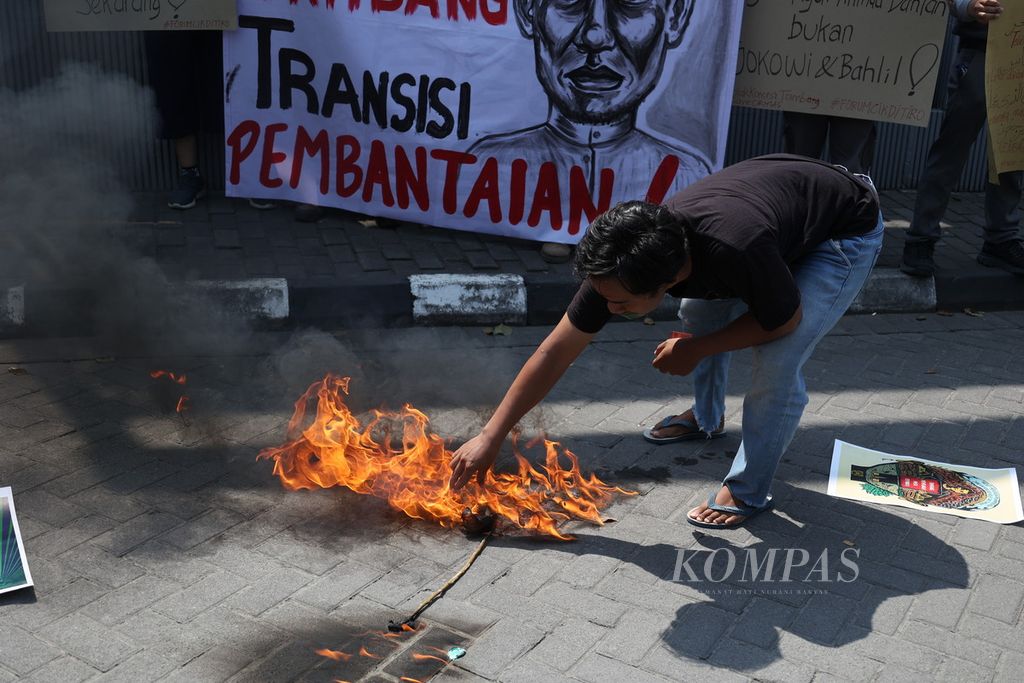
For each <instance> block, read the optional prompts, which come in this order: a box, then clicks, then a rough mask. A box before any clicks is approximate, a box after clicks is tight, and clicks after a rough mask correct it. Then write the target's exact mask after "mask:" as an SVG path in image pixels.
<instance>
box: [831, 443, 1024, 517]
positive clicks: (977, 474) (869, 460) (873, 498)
mask: <svg viewBox="0 0 1024 683" xmlns="http://www.w3.org/2000/svg"><path fill="white" fill-rule="evenodd" d="M828 494H829V495H830V496H838V497H840V498H849V499H850V500H857V501H860V502H862V503H881V504H883V505H899V506H900V507H906V508H912V509H914V510H925V511H928V512H938V513H941V514H945V515H956V516H958V517H967V518H968V519H983V520H986V521H989V522H998V523H1000V524H1013V523H1015V522H1019V521H1021V520H1024V511H1022V510H1021V502H1020V487H1019V485H1018V483H1017V470H1016V469H1014V468H1012V467H1008V468H1006V469H987V468H983V467H968V466H966V465H951V464H949V463H944V462H935V461H932V460H924V459H923V458H912V457H906V456H898V455H892V454H890V453H883V452H881V451H873V450H871V449H869V448H862V447H861V446H855V445H853V444H851V443H846V442H845V441H840V440H838V439H836V442H835V446H834V447H833V450H832V469H831V472H830V473H829V478H828Z"/></svg>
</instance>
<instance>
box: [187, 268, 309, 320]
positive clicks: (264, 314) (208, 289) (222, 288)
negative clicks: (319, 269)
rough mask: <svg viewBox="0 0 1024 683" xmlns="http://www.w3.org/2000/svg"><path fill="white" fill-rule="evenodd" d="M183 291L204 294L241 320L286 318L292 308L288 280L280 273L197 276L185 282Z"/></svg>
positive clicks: (188, 293) (190, 293) (189, 293)
mask: <svg viewBox="0 0 1024 683" xmlns="http://www.w3.org/2000/svg"><path fill="white" fill-rule="evenodd" d="M183 294H184V296H185V297H189V296H193V295H198V296H202V297H204V298H206V299H207V300H208V301H210V302H211V303H214V304H219V305H220V306H222V307H223V309H224V311H225V312H226V313H228V314H229V315H231V317H234V318H239V319H242V320H267V321H283V320H287V319H288V314H289V312H290V308H289V301H288V280H286V279H284V278H281V277H274V278H254V279H249V280H195V281H193V282H189V283H186V286H185V287H184V289H183Z"/></svg>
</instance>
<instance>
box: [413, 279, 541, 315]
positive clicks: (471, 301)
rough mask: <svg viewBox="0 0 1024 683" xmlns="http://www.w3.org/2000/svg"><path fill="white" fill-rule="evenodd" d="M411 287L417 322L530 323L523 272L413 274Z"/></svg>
mask: <svg viewBox="0 0 1024 683" xmlns="http://www.w3.org/2000/svg"><path fill="white" fill-rule="evenodd" d="M409 290H410V293H411V294H412V319H413V321H414V322H415V323H416V324H417V325H435V324H454V325H476V324H487V323H502V322H505V323H520V324H521V323H525V322H526V318H527V315H526V314H527V309H526V283H525V282H524V281H523V277H522V276H521V275H509V274H502V275H456V274H446V273H439V274H436V275H410V276H409Z"/></svg>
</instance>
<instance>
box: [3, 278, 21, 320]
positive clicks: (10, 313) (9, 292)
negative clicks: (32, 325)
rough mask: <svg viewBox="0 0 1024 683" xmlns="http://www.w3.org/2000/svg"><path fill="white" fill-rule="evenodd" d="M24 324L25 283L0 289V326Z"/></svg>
mask: <svg viewBox="0 0 1024 683" xmlns="http://www.w3.org/2000/svg"><path fill="white" fill-rule="evenodd" d="M24 324H25V285H15V286H14V287H6V288H4V289H0V327H21V326H22V325H24Z"/></svg>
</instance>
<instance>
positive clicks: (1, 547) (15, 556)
mask: <svg viewBox="0 0 1024 683" xmlns="http://www.w3.org/2000/svg"><path fill="white" fill-rule="evenodd" d="M31 585H32V574H31V573H30V572H29V570H28V560H27V559H26V558H25V546H24V545H23V544H22V542H21V530H20V529H19V528H18V515H17V514H15V512H14V495H13V494H12V493H11V487H10V486H5V487H3V488H0V593H7V592H9V591H16V590H18V589H19V588H27V587H29V586H31Z"/></svg>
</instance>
